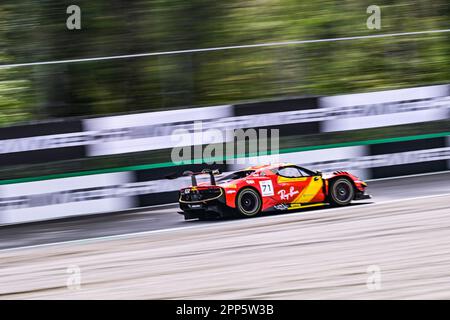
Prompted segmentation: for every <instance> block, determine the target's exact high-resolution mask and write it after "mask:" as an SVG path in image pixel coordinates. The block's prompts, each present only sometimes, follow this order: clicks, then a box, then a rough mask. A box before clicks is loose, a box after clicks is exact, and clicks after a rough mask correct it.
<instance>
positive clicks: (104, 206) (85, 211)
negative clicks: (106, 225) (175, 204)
mask: <svg viewBox="0 0 450 320" xmlns="http://www.w3.org/2000/svg"><path fill="white" fill-rule="evenodd" d="M133 179H134V173H132V172H120V173H108V174H97V175H90V176H82V177H72V178H63V179H54V180H44V181H36V182H26V183H16V184H8V185H1V186H0V224H12V223H19V222H30V221H40V220H47V219H55V218H64V217H69V216H78V215H90V214H96V213H103V212H115V211H121V210H125V209H129V208H133V207H135V198H133V196H132V194H123V193H118V190H119V188H118V187H120V186H121V185H124V184H127V183H129V182H132V180H133Z"/></svg>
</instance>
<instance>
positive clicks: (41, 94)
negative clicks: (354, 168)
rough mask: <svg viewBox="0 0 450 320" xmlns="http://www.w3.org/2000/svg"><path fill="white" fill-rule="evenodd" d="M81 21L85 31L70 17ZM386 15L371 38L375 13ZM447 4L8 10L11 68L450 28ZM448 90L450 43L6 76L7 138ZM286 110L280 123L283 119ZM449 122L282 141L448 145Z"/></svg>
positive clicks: (120, 160) (145, 2) (2, 57)
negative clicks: (87, 124)
mask: <svg viewBox="0 0 450 320" xmlns="http://www.w3.org/2000/svg"><path fill="white" fill-rule="evenodd" d="M72 4H76V5H78V6H79V7H80V8H81V30H68V29H67V28H66V19H67V18H68V16H69V15H68V14H67V13H66V9H67V7H68V6H69V5H72ZM371 4H376V5H378V6H380V8H381V19H382V20H381V29H380V30H369V29H368V28H367V26H366V21H367V19H368V17H369V14H367V13H366V9H367V7H368V6H369V5H371ZM449 17H450V3H449V2H448V1H447V0H432V1H414V0H380V1H377V2H376V3H373V1H346V0H344V1H328V0H317V1H299V0H255V1H239V0H230V1H223V2H211V1H206V0H190V1H181V0H170V1H166V0H154V1H153V0H134V1H125V0H114V1H103V0H98V1H87V0H86V1H52V0H43V1H33V0H21V1H12V0H4V1H2V3H1V4H0V64H2V65H5V64H16V63H29V62H38V61H52V60H65V59H78V58H91V57H103V56H114V55H127V54H136V53H146V52H161V51H171V50H186V49H198V48H209V47H222V46H234V45H247V44H258V43H268V42H278V41H289V40H310V39H325V38H339V37H351V36H364V35H376V34H384V33H386V34H387V33H401V32H414V31H424V30H438V29H447V28H449V26H450V24H449ZM449 80H450V33H449V32H446V33H436V34H423V35H413V36H404V37H386V38H376V39H361V40H352V41H338V42H325V43H312V44H302V45H287V46H275V47H263V48H242V49H234V50H219V51H211V52H198V53H184V54H174V55H165V56H153V57H140V58H130V59H120V60H103V61H91V62H81V63H67V64H58V65H36V66H27V67H16V68H2V69H0V126H1V127H9V126H12V125H20V124H24V123H30V122H33V123H34V122H36V121H47V120H55V119H56V120H58V119H66V118H71V117H80V116H82V117H86V116H88V117H92V116H100V115H106V114H108V115H109V114H117V113H134V112H138V111H156V110H168V109H178V108H189V107H198V106H210V105H221V104H233V103H241V102H245V101H255V100H257V101H265V100H269V99H284V98H286V97H290V96H317V95H335V94H349V93H361V92H372V91H380V90H386V89H398V88H406V87H415V86H423V85H433V84H446V83H448V82H449ZM274 111H276V110H274ZM448 127H449V121H448V119H447V120H444V121H436V122H431V123H430V122H427V123H423V124H421V123H415V124H409V125H402V126H394V127H388V128H386V127H384V128H378V129H365V130H355V131H350V132H348V131H347V132H337V133H332V134H330V133H319V134H314V135H311V136H304V135H302V136H301V138H299V137H295V136H294V137H290V138H286V139H284V138H283V139H282V141H281V147H282V148H283V147H299V146H308V145H317V144H324V143H336V142H342V141H352V140H355V139H359V140H361V139H362V138H364V139H376V138H380V137H387V136H399V135H413V134H418V133H433V132H442V131H445V130H446V129H448ZM168 159H169V153H168V150H162V151H161V150H156V151H151V152H142V153H140V154H139V157H136V156H135V155H129V154H125V155H123V154H122V155H115V156H103V157H97V158H90V159H79V160H76V161H64V162H58V161H56V162H55V163H53V164H52V165H37V166H36V165H26V166H23V165H20V166H14V165H8V166H7V167H5V166H3V167H2V169H0V178H15V177H22V176H30V175H36V174H43V173H49V174H50V173H58V172H70V171H74V170H80V169H93V168H104V167H116V166H123V165H130V164H139V163H149V162H161V161H166V160H168Z"/></svg>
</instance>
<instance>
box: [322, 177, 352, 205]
mask: <svg viewBox="0 0 450 320" xmlns="http://www.w3.org/2000/svg"><path fill="white" fill-rule="evenodd" d="M339 179H346V180H348V181H350V183H351V184H352V186H353V190H354V191H355V195H356V192H357V191H358V188H356V184H355V181H353V179H352V178H350V177H349V176H347V175H339V176H335V177H332V178H331V179H328V180H327V181H328V188H327V189H328V190H327V191H328V192H327V194H326V197H327V199H328V198H329V197H330V186H331V185H332V184H333V182H335V181H336V180H339ZM354 197H355V196H353V198H354Z"/></svg>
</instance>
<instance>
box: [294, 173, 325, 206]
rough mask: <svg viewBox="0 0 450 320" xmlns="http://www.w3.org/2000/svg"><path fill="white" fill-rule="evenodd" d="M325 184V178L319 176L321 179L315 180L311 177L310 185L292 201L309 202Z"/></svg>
mask: <svg viewBox="0 0 450 320" xmlns="http://www.w3.org/2000/svg"><path fill="white" fill-rule="evenodd" d="M322 186H323V180H322V178H320V177H319V179H317V180H314V178H311V181H310V182H309V184H308V186H307V187H306V188H304V189H303V190H302V192H300V194H299V195H298V196H297V197H296V198H295V199H294V200H293V201H292V202H293V203H308V202H310V201H311V200H312V199H314V197H315V196H316V195H317V194H318V193H319V191H320V189H321V188H322Z"/></svg>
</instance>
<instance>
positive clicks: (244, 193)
mask: <svg viewBox="0 0 450 320" xmlns="http://www.w3.org/2000/svg"><path fill="white" fill-rule="evenodd" d="M261 207H262V200H261V197H260V195H259V193H258V191H256V190H254V189H252V188H245V189H242V190H241V191H240V192H239V194H238V195H237V197H236V209H237V212H238V214H239V216H241V217H245V218H249V217H254V216H256V215H257V214H258V213H260V212H261Z"/></svg>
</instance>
